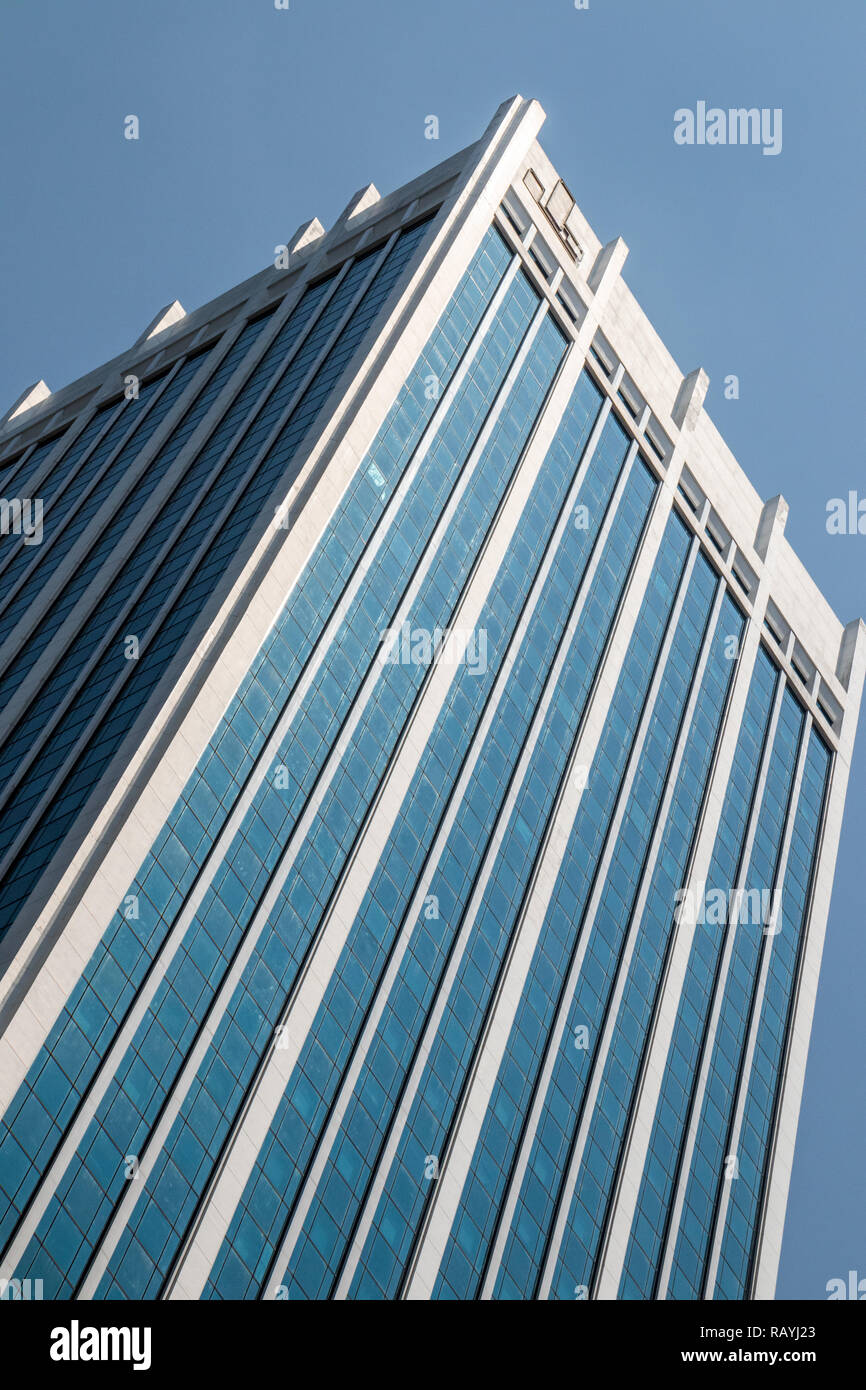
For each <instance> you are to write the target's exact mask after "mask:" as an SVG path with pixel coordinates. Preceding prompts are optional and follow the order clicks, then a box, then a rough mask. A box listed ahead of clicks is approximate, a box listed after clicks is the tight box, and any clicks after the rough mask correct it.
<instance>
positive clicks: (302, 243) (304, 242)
mask: <svg viewBox="0 0 866 1390" xmlns="http://www.w3.org/2000/svg"><path fill="white" fill-rule="evenodd" d="M324 235H325V229H324V227H323V226H322V224H321V222H320V221H319V219H318V217H314V218H312V220H311V221H309V222H302V223H301V225H300V227H298V229H297V231H296V232H295V233H294V234H293V235H292V236H290V237H289V239H288V241H287V242H286V246H287V247H288V252H289V255H290V256H299V255H300V254H301V252H302V251H306V250H307V248H308V247H309V246H312V245H313V243H314V242H316V241H320V240H321V238H322V237H323V236H324Z"/></svg>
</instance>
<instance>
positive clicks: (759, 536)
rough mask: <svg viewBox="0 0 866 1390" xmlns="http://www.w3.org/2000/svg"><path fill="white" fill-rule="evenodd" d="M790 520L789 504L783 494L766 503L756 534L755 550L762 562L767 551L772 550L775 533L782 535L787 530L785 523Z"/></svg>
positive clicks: (778, 494)
mask: <svg viewBox="0 0 866 1390" xmlns="http://www.w3.org/2000/svg"><path fill="white" fill-rule="evenodd" d="M787 520H788V504H787V502H786V501H785V499H784V497H783V496H782V494H781V493H777V495H776V496H775V497H771V498H770V500H769V502H765V503H764V506H763V508H762V510H761V519H760V521H759V522H758V530H757V532H756V534H755V550H756V551H757V553H758V554H759V555H760V557H761V559H762V560H766V558H767V551H768V550H769V548H770V541H771V539H772V537H773V533H774V532H777V533H778V534H779V535H781V534H782V533H783V532H784V530H785V522H786V521H787Z"/></svg>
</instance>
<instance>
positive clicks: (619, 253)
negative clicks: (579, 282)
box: [587, 236, 628, 294]
mask: <svg viewBox="0 0 866 1390" xmlns="http://www.w3.org/2000/svg"><path fill="white" fill-rule="evenodd" d="M627 255H628V247H627V246H626V244H625V242H624V241H623V239H622V237H621V236H618V237H615V238H614V240H613V241H609V242H608V243H607V246H603V247H602V248H601V250H600V251H599V253H598V255H597V256H596V258H595V264H594V265H593V267H592V270H591V271H590V272H589V278H588V280H587V284H588V285H589V288H590V289H591V290H592V292H593V294H598V291H599V289H600V288H601V285H602V282H604V283H605V285H607V284H609V283H610V282H611V281H613V280H615V279H616V277H617V275H620V274H621V273H622V268H623V266H624V265H625V259H626V256H627Z"/></svg>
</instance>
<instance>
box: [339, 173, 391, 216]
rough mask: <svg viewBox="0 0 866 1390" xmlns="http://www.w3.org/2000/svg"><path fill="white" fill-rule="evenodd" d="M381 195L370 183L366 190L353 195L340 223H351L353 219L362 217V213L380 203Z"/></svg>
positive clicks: (360, 189) (342, 213)
mask: <svg viewBox="0 0 866 1390" xmlns="http://www.w3.org/2000/svg"><path fill="white" fill-rule="evenodd" d="M380 197H381V195H380V193H379V190H378V188H377V187H376V185H375V184H374V183H368V184H367V186H366V188H359V189H358V192H357V193H353V194H352V196H351V198H350V199H349V201H348V203H347V204H346V206H345V207H344V208H343V211H342V212H341V214H340V216H339V218H338V219H337V221H338V223H341V222H351V220H352V218H353V217H360V216H361V213H362V212H366V211H367V209H368V208H371V207H373V206H374V204H376V203H378V202H379V199H380Z"/></svg>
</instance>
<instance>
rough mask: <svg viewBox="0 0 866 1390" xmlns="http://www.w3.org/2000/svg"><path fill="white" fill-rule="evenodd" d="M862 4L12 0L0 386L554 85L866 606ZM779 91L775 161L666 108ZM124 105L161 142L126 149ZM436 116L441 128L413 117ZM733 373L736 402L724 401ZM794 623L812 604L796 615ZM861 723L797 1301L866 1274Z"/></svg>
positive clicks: (793, 1263) (810, 1144) (770, 459)
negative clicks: (696, 140) (687, 125)
mask: <svg viewBox="0 0 866 1390" xmlns="http://www.w3.org/2000/svg"><path fill="white" fill-rule="evenodd" d="M864 25H866V7H864V6H863V4H862V3H861V0H829V3H828V0H824V3H820V4H818V3H814V0H760V3H755V0H724V3H717V4H707V3H706V0H704V3H696V0H655V3H653V2H652V0H590V8H589V10H588V11H581V12H578V11H576V10H575V9H574V6H573V0H523V3H516V0H436V3H427V0H423V2H422V0H400V3H397V0H366V2H365V3H363V4H362V3H357V0H291V8H290V10H289V11H288V12H283V11H276V10H275V9H274V6H273V0H183V3H182V4H178V0H147V3H145V4H141V5H135V4H119V3H117V0H112V3H109V0H76V3H75V4H70V3H69V0H39V3H38V4H36V3H33V0H29V2H28V0H0V142H2V168H3V205H4V206H3V217H2V220H0V308H2V323H3V326H4V332H3V334H2V340H0V403H2V404H4V405H5V403H8V402H9V401H11V400H12V399H13V398H14V397H15V396H17V395H18V393H19V392H20V391H21V390H22V389H23V387H24V386H26V385H28V384H29V383H30V382H32V381H34V380H37V379H38V378H39V377H44V378H45V379H46V380H47V381H48V383H49V385H51V386H53V387H55V388H57V387H60V386H63V385H65V384H66V383H67V382H69V381H71V380H73V379H74V378H75V377H77V376H80V375H81V374H82V373H84V372H85V371H88V370H90V369H91V368H93V367H94V366H96V365H98V364H99V363H100V362H102V361H104V360H106V359H107V358H108V357H110V356H112V355H113V354H114V353H116V352H118V351H120V350H121V349H122V348H124V347H125V346H127V345H128V344H129V343H130V342H131V341H132V340H133V339H134V338H135V337H137V335H138V334H139V332H140V331H141V330H142V329H143V327H144V326H145V324H146V323H147V322H148V321H149V320H150V319H151V318H152V316H153V314H154V313H155V312H156V310H157V309H158V308H160V307H161V306H162V305H163V304H164V303H166V302H168V301H170V300H171V299H173V298H175V297H177V298H179V299H180V300H181V302H182V303H183V304H184V306H185V307H186V308H187V309H192V308H195V307H196V306H198V305H199V304H202V303H204V302H205V301H206V300H208V299H210V298H212V297H213V296H214V295H216V294H218V293H220V292H221V291H222V290H224V289H226V288H228V287H229V286H230V285H232V284H235V283H236V282H237V281H239V280H241V279H243V278H245V277H246V276H248V275H251V274H252V273H254V272H255V271H257V270H259V269H260V268H261V267H262V266H263V265H264V264H266V263H267V262H268V261H270V260H271V259H272V257H273V247H274V246H275V244H277V243H279V242H282V241H283V240H284V239H285V238H286V237H287V236H288V235H289V234H290V233H291V232H292V231H293V230H294V228H295V227H296V226H297V225H298V223H300V222H301V221H302V220H305V219H307V218H310V217H313V216H318V217H319V218H320V219H321V220H322V222H323V223H324V224H325V225H326V226H327V225H328V224H329V223H330V222H331V221H333V219H334V218H335V217H336V216H337V214H338V213H339V211H340V210H341V208H342V207H343V205H344V204H345V202H346V201H347V199H348V196H349V195H350V194H351V193H352V192H353V191H354V190H355V189H356V188H358V187H360V186H362V185H364V184H366V183H368V182H370V181H373V182H374V183H375V184H376V185H377V187H378V188H379V190H380V191H381V192H387V191H388V190H390V189H392V188H394V187H396V186H398V185H399V184H401V183H403V182H405V181H406V180H407V179H409V178H412V177H413V176H414V175H416V174H417V173H419V172H420V171H421V170H422V169H424V168H426V167H428V166H430V165H431V164H434V163H438V162H439V161H440V160H441V159H444V158H445V157H447V155H449V154H450V153H452V152H453V151H455V150H457V149H459V148H460V147H461V146H463V145H466V144H468V143H469V142H470V141H472V140H474V139H475V138H477V136H478V135H480V134H481V132H482V130H483V129H484V127H485V126H486V124H487V122H488V121H489V119H490V117H491V115H492V114H493V111H494V110H495V109H496V107H497V106H498V105H499V103H500V102H501V101H502V100H503V99H504V98H506V97H508V96H511V95H513V94H514V93H515V92H520V93H522V94H523V95H524V96H535V97H537V98H538V99H539V100H540V101H541V103H542V105H543V106H544V107H545V109H546V111H547V114H548V119H547V123H546V125H545V127H544V129H543V132H542V140H543V143H544V145H545V148H546V149H547V151H548V152H549V154H550V156H551V158H552V159H553V161H554V163H555V164H556V166H557V167H558V168H559V170H560V172H561V173H562V175H563V176H564V177H565V179H566V181H567V182H568V183H569V185H570V186H571V188H572V191H573V192H574V194H575V196H576V197H577V200H578V202H579V203H580V205H581V207H582V209H583V211H584V212H585V213H586V215H587V216H588V218H589V220H590V222H591V223H592V225H593V226H594V228H595V230H596V231H597V233H598V234H599V235H600V237H601V238H602V240H603V241H607V240H609V239H610V238H611V237H614V236H616V235H617V234H620V235H622V236H623V237H624V238H625V240H626V241H627V243H628V245H629V247H630V248H631V251H630V255H629V259H628V263H627V266H626V278H627V280H628V282H629V284H630V286H631V288H632V289H633V291H634V292H635V294H636V295H637V297H638V299H639V300H640V301H641V303H642V304H643V307H644V308H645V310H646V311H647V313H648V314H649V316H650V318H651V319H652V321H653V323H654V324H655V326H656V328H657V329H658V331H659V332H660V334H661V336H662V338H663V339H664V340H665V342H666V343H667V345H668V347H669V348H670V350H671V352H672V353H673V355H674V357H675V358H676V359H677V361H678V362H679V364H680V366H681V367H682V368H683V369H684V370H686V371H687V370H689V369H691V368H692V367H695V366H697V365H702V366H703V367H705V368H706V370H707V371H708V372H709V375H710V378H711V385H710V392H709V395H708V399H707V408H708V409H709V410H710V412H711V414H712V416H713V418H714V419H715V421H716V422H717V424H718V425H719V426H720V428H721V429H722V431H723V433H724V434H725V436H726V438H727V440H728V442H729V443H730V445H731V447H732V448H733V450H734V452H735V453H736V454H737V456H738V458H739V459H740V462H741V463H742V465H743V467H744V468H745V469H746V471H747V473H748V474H749V476H750V478H751V479H752V481H753V482H754V484H755V486H756V487H757V488H758V489H759V491H761V492H762V494H763V495H764V496H766V497H769V496H772V495H773V494H774V493H776V492H779V491H781V492H783V493H784V495H785V496H786V498H787V499H788V501H789V503H790V507H791V512H790V519H789V522H788V536H789V538H790V540H791V541H792V543H793V544H794V546H795V547H796V549H797V550H798V551H799V553H800V555H801V556H802V558H803V560H804V561H805V563H806V565H807V567H808V568H809V569H810V570H811V572H812V573H813V575H814V576H815V578H816V579H817V581H818V583H819V584H820V585H821V587H822V588H823V589H824V591H825V592H826V593H827V595H828V596H829V598H830V601H831V602H832V603H833V605H834V607H835V608H836V611H837V612H838V614H839V616H840V617H841V618H842V620H843V621H847V620H849V619H850V618H852V617H855V616H858V615H861V614H866V565H864V557H866V536H860V537H853V536H849V537H844V536H843V537H838V536H834V537H831V536H828V535H827V533H826V530H825V515H826V504H827V500H828V498H830V497H834V496H844V495H846V494H847V492H848V490H849V489H852V488H853V489H857V488H858V487H859V489H860V491H861V495H866V476H864V469H863V465H862V456H863V434H862V423H861V411H862V396H863V392H862V383H863V372H864V353H863V329H862V314H863V304H864V272H863V224H864V178H863V176H864V159H863V131H864V126H866V122H864V100H863V91H864V87H863V53H864V41H866V32H864ZM699 99H705V100H706V101H707V102H708V104H710V105H718V106H722V107H728V106H758V107H782V109H783V112H784V117H783V148H782V152H781V154H780V155H779V156H778V157H776V158H769V157H764V156H762V155H761V153H760V151H759V150H758V149H752V148H746V149H743V148H736V147H734V148H730V147H726V148H708V147H704V148H697V147H695V148H682V147H678V146H676V145H675V144H674V141H673V124H674V122H673V113H674V111H675V110H676V109H677V108H678V107H685V106H691V107H694V105H695V103H696V102H697V101H698V100H699ZM129 114H135V115H137V116H138V117H139V119H140V122H141V139H140V140H139V141H138V142H137V143H136V142H132V141H126V140H124V139H123V120H124V117H125V116H127V115H129ZM430 114H435V115H437V116H438V117H439V122H440V139H439V141H438V143H437V142H433V141H428V140H425V139H424V118H425V116H427V115H430ZM728 373H736V374H737V375H738V376H739V378H740V392H741V394H740V399H739V400H738V401H726V400H725V399H724V397H723V394H722V382H723V378H724V376H725V375H726V374H728ZM791 616H792V617H794V618H796V615H791ZM864 810H866V740H863V742H862V743H861V744H860V746H859V748H858V750H857V754H856V757H855V764H854V769H853V774H852V782H851V787H850V791H849V798H848V808H847V820H846V827H845V832H844V835H843V840H842V847H841V852H840V857H839V866H838V873H837V878H836V889H835V894H834V898H833V907H832V911H831V917H830V925H829V931H828V938H827V946H826V950H825V955H824V969H823V974H822V979H821V988H820V993H819V998H818V1008H817V1015H816V1022H815V1030H814V1035H813V1042H812V1050H811V1054H810V1059H809V1069H808V1074H807V1079H806V1092H805V1101H804V1106H803V1110H802V1114H801V1121H800V1133H799V1140H798V1147H797V1157H796V1163H795V1168H794V1177H793V1183H792V1191H791V1202H790V1208H789V1215H788V1225H787V1230H786V1236H785V1245H784V1250H783V1256H782V1268H781V1277H780V1282H779V1290H778V1291H779V1294H780V1296H782V1297H798V1296H802V1297H807V1298H822V1297H825V1296H826V1295H825V1285H826V1283H827V1280H828V1279H830V1278H833V1277H836V1276H843V1277H844V1276H845V1274H846V1272H847V1271H848V1270H849V1269H857V1270H859V1272H860V1274H861V1276H866V1215H864V1209H866V1067H864V1056H866V1022H864V1005H863V1001H864V998H866V935H864V930H863V925H864V910H863V903H864V893H863V889H862V881H861V877H860V869H861V863H862V840H863V825H864Z"/></svg>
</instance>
